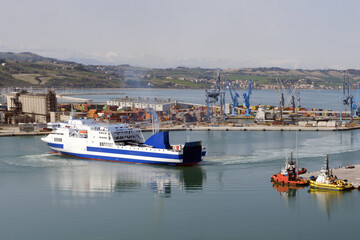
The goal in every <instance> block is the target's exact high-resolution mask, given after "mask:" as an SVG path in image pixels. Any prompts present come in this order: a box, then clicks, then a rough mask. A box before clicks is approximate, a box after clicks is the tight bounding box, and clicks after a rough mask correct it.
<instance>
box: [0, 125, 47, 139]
mask: <svg viewBox="0 0 360 240" xmlns="http://www.w3.org/2000/svg"><path fill="white" fill-rule="evenodd" d="M49 133H50V132H46V131H40V130H36V131H30V132H24V131H20V130H19V127H14V126H5V127H4V126H1V127H0V137H12V136H33V135H45V134H49Z"/></svg>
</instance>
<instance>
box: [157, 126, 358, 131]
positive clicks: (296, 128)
mask: <svg viewBox="0 0 360 240" xmlns="http://www.w3.org/2000/svg"><path fill="white" fill-rule="evenodd" d="M181 129H182V130H190V131H347V130H354V129H360V126H354V127H301V126H269V125H244V126H242V127H231V126H216V127H215V126H208V127H207V126H195V127H181V126H175V127H172V128H164V129H161V130H170V131H171V130H181Z"/></svg>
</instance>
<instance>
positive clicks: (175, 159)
mask: <svg viewBox="0 0 360 240" xmlns="http://www.w3.org/2000/svg"><path fill="white" fill-rule="evenodd" d="M48 145H49V147H50V148H51V149H52V151H53V152H56V153H59V154H61V155H64V156H68V157H74V158H79V159H87V160H96V161H108V162H122V163H137V164H158V165H171V166H191V165H195V164H198V163H200V162H201V161H202V156H205V155H206V152H205V151H202V149H201V145H200V148H199V146H190V147H187V148H184V154H172V155H170V154H162V155H159V156H156V154H151V153H150V154H149V153H147V154H146V153H141V152H133V151H123V152H122V153H121V154H116V153H109V150H111V151H110V152H114V150H113V149H106V148H105V149H103V151H99V149H97V150H98V151H94V149H92V148H89V149H90V150H92V151H84V152H74V151H67V150H66V149H64V146H63V145H62V144H54V143H48ZM199 151H200V152H199ZM134 154H135V155H134ZM167 157H169V158H167Z"/></svg>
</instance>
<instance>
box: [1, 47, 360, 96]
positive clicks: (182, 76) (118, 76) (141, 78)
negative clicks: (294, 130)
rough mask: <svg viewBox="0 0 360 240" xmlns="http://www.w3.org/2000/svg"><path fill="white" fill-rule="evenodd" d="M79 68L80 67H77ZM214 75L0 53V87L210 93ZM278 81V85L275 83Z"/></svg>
mask: <svg viewBox="0 0 360 240" xmlns="http://www.w3.org/2000/svg"><path fill="white" fill-rule="evenodd" d="M78 62H82V63H78ZM348 73H349V74H350V76H351V78H350V81H351V82H352V84H353V87H357V82H358V81H360V70H356V69H350V70H348ZM215 78H216V69H208V68H206V69H205V68H187V67H176V68H165V69H159V68H156V69H150V68H141V67H134V66H130V65H128V64H123V65H118V66H113V65H104V64H101V62H98V61H96V60H91V59H71V60H69V61H65V60H58V59H55V58H48V57H43V56H40V55H37V54H34V53H31V52H21V53H12V52H0V87H9V86H13V87H15V86H17V87H24V86H31V87H55V88H56V87H59V88H62V87H71V88H77V87H83V88H86V87H87V88H100V87H102V88H115V87H117V88H119V87H122V88H126V87H132V88H134V87H142V88H145V87H158V88H209V87H211V86H212V85H213V84H214V81H215ZM277 78H278V79H277ZM342 79H343V72H342V71H340V70H336V69H315V70H304V69H283V68H278V67H271V68H239V69H225V70H223V71H222V72H221V82H222V84H225V83H226V81H228V80H229V81H230V82H231V83H232V85H233V86H234V87H235V88H247V82H248V81H249V80H252V81H253V83H254V88H255V89H256V88H258V89H274V88H276V87H277V85H278V84H279V83H280V84H281V85H282V87H286V88H292V87H294V86H297V88H303V89H314V88H316V89H319V88H325V89H329V88H330V89H335V88H339V86H340V85H341V82H342Z"/></svg>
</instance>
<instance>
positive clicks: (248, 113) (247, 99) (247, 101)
mask: <svg viewBox="0 0 360 240" xmlns="http://www.w3.org/2000/svg"><path fill="white" fill-rule="evenodd" d="M251 84H252V82H251V80H249V87H248V92H247V94H246V93H244V94H243V98H244V104H243V106H244V107H246V113H245V115H244V116H251V115H252V112H251V110H250V95H251V93H252V91H251Z"/></svg>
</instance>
